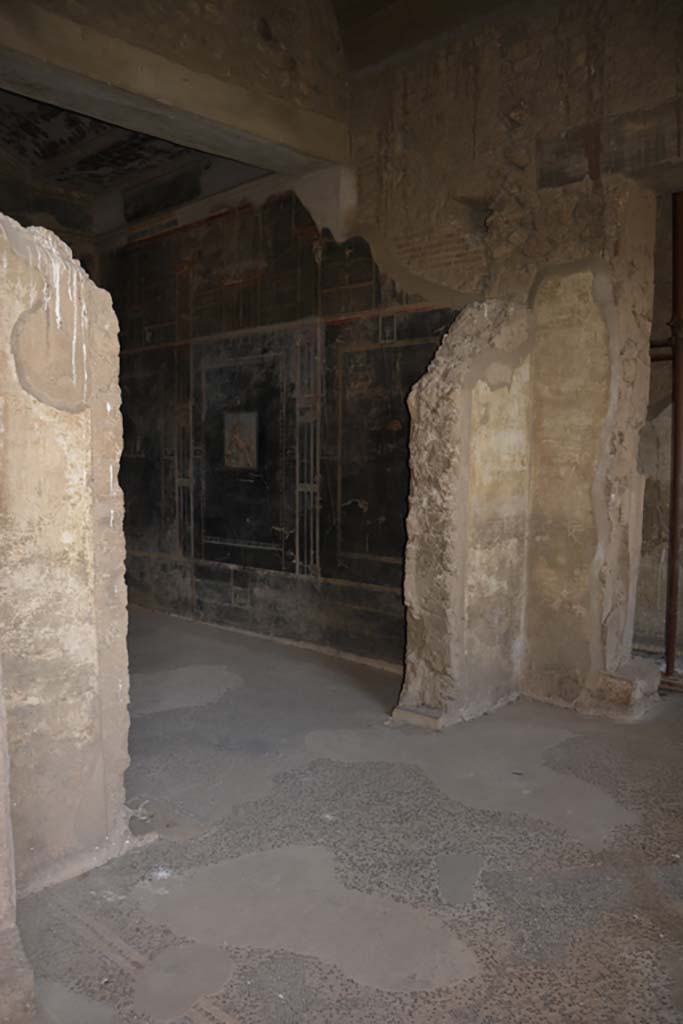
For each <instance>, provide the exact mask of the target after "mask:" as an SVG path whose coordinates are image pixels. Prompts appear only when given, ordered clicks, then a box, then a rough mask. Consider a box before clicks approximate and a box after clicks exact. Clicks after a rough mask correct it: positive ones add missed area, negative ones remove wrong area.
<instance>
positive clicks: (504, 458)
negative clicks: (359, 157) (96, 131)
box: [399, 180, 658, 724]
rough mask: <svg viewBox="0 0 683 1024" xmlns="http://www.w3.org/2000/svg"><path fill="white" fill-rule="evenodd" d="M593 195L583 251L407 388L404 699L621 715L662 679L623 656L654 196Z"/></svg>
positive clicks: (455, 333) (441, 708)
mask: <svg viewBox="0 0 683 1024" xmlns="http://www.w3.org/2000/svg"><path fill="white" fill-rule="evenodd" d="M570 203H571V200H570ZM600 210H601V217H600V219H599V221H598V222H597V224H596V225H594V226H593V229H592V230H593V232H594V234H595V235H596V237H597V236H598V233H600V235H601V237H600V245H599V248H598V249H597V255H596V258H595V259H594V260H589V261H586V260H584V261H578V262H576V261H573V262H570V263H563V264H559V265H556V266H554V267H553V266H550V267H549V268H547V269H546V270H545V271H544V272H543V273H542V274H540V275H538V277H537V280H536V283H535V284H534V286H533V287H531V288H530V289H529V292H528V304H525V305H514V304H511V303H509V302H506V303H504V302H500V301H496V300H494V301H489V302H484V303H473V304H471V305H470V306H468V307H467V308H466V309H465V311H464V313H463V314H461V316H460V317H459V318H458V320H457V321H456V323H455V324H454V326H453V328H452V329H451V331H450V332H449V334H448V335H447V336H446V338H445V339H444V341H443V343H442V346H441V348H440V349H439V351H438V353H437V355H436V357H435V359H434V361H433V363H432V365H431V366H430V368H429V370H428V372H427V374H426V375H425V376H424V377H423V379H422V380H421V381H420V382H418V384H417V385H416V386H415V388H414V389H413V392H412V394H411V396H410V399H409V406H410V411H411V415H412V433H411V474H412V476H411V499H410V515H409V519H408V532H409V543H408V549H407V554H406V575H405V601H406V605H407V608H408V627H409V628H408V649H407V662H406V677H405V686H404V690H403V693H402V697H401V706H402V708H404V709H414V708H420V707H425V708H427V709H436V710H437V711H438V712H440V714H441V721H443V722H449V721H452V720H454V719H459V718H467V717H471V716H473V715H475V714H479V713H481V712H483V711H485V710H487V709H489V708H491V707H495V706H496V705H498V704H499V703H501V702H502V701H504V700H509V699H511V698H512V697H514V696H515V695H516V694H517V693H519V692H524V693H528V694H530V695H532V696H535V697H537V698H540V699H543V700H550V701H553V702H555V703H560V704H568V705H571V706H577V707H579V708H581V709H582V710H584V711H597V710H617V711H620V712H625V713H629V714H633V713H637V712H638V711H639V710H641V708H642V707H643V705H644V702H645V700H646V698H648V697H650V696H652V694H653V693H654V692H655V691H656V687H657V682H658V673H657V672H656V671H654V669H653V668H652V667H649V666H648V665H646V664H644V663H642V662H639V661H633V660H632V659H631V647H632V639H633V628H634V609H635V594H636V581H637V574H638V565H639V558H640V534H641V523H642V504H643V478H642V475H641V474H640V472H639V471H638V464H637V453H638V445H639V438H640V431H641V428H642V425H643V423H644V419H645V412H646V405H647V389H648V379H649V356H648V343H649V332H650V322H651V315H652V314H651V310H652V293H653V249H654V221H655V218H654V197H653V196H652V194H651V193H649V192H648V191H646V190H644V189H641V188H640V187H639V186H636V185H632V184H629V183H627V182H625V181H623V180H622V181H618V180H612V181H610V182H606V183H605V185H604V187H603V188H602V189H601V195H600ZM568 230H569V232H570V234H571V231H570V229H568ZM403 713H404V712H402V711H399V717H401V715H402V714H403ZM430 724H433V723H431V722H430Z"/></svg>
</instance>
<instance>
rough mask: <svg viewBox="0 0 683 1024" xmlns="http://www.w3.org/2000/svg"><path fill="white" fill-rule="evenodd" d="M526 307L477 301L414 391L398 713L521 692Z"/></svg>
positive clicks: (467, 705) (484, 702)
mask: <svg viewBox="0 0 683 1024" xmlns="http://www.w3.org/2000/svg"><path fill="white" fill-rule="evenodd" d="M528 319H529V316H528V311H527V310H526V309H525V308H523V307H520V308H515V307H510V306H508V305H506V304H504V303H500V302H487V303H475V304H473V305H472V306H470V307H468V308H467V309H466V310H465V311H464V313H462V314H461V316H460V317H459V318H458V320H457V321H456V323H455V324H454V325H453V327H452V328H451V330H450V331H449V333H448V334H447V335H446V337H445V338H444V340H443V342H442V345H441V348H440V349H439V350H438V352H437V354H436V356H435V358H434V361H433V362H432V364H431V366H430V367H429V370H428V371H427V373H426V374H425V376H424V377H423V378H422V380H421V381H419V382H418V384H417V385H416V386H415V387H414V388H413V390H412V392H411V394H410V398H409V400H408V405H409V408H410V412H411V417H412V425H411V456H410V460H411V496H410V511H409V515H408V546H407V549H406V566H405V601H406V605H407V608H408V644H407V657H406V675H405V686H404V690H403V694H402V701H401V703H402V705H404V706H406V707H408V708H410V707H413V706H421V705H426V706H427V707H431V708H435V709H438V710H439V711H441V712H445V714H446V717H447V719H448V720H456V719H460V718H470V717H473V716H474V715H476V714H479V713H481V712H482V711H483V710H485V709H486V708H489V707H493V706H496V705H497V704H500V703H503V702H504V701H506V700H509V699H511V698H512V697H514V696H515V695H516V693H517V692H518V689H519V685H520V678H519V671H520V667H521V663H520V653H521V646H520V645H521V642H522V624H523V620H524V591H525V544H526V542H525V516H526V500H527V499H526V495H527V489H528V484H527V476H528V458H527V454H526V451H527V444H528V442H527V434H528V431H527V428H526V421H527V415H528V413H527V403H528V346H529V323H528Z"/></svg>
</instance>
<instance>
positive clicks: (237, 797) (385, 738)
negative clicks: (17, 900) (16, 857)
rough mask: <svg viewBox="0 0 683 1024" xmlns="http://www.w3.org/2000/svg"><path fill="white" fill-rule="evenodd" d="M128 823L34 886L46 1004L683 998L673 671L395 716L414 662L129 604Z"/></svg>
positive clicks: (342, 1018)
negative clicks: (558, 702) (576, 709)
mask: <svg viewBox="0 0 683 1024" xmlns="http://www.w3.org/2000/svg"><path fill="white" fill-rule="evenodd" d="M130 653H131V712H132V716H133V717H132V731H131V756H132V763H131V767H130V770H129V772H128V778H127V786H128V794H129V798H128V799H129V805H130V806H131V807H133V808H135V814H136V817H135V819H134V826H135V830H136V831H137V832H138V833H139V834H140V833H144V832H145V831H147V832H150V831H151V830H156V831H157V832H158V833H159V836H160V838H159V839H158V840H156V841H154V842H149V843H148V844H147V845H143V846H140V847H139V848H136V849H134V850H132V851H131V852H130V853H129V854H127V855H126V856H124V857H122V858H120V859H118V860H116V861H114V862H112V863H110V864H108V865H107V866H105V867H103V868H100V869H98V870H96V871H92V872H90V873H89V874H87V875H85V876H83V877H81V878H78V879H75V880H74V881H71V882H68V883H65V884H63V885H60V886H57V887H55V888H53V889H51V890H49V891H46V892H44V893H42V894H39V895H36V896H33V897H30V898H27V899H26V900H24V901H23V903H22V905H21V908H20V924H21V929H22V933H23V936H24V941H25V945H26V948H27V951H28V953H29V956H30V957H31V960H32V962H33V964H34V967H35V970H36V973H37V975H38V977H39V993H40V998H41V1002H42V1005H43V1013H44V1019H45V1021H46V1022H50V1024H118V1022H124V1024H134V1022H135V1024H139V1022H153V1021H174V1022H182V1024H190V1022H191V1024H314V1022H315V1024H318V1022H324V1024H404V1022H405V1024H408V1022H410V1024H546V1022H547V1024H551V1022H552V1024H574V1022H575V1024H588V1022H590V1024H607V1022H610V1024H630V1022H632V1024H635V1022H639V1024H640V1022H643V1024H644V1022H650V1021H651V1022H657V1024H673V1022H679V1024H680V1022H683V699H681V698H677V697H673V696H672V697H668V698H666V699H665V700H663V701H662V702H661V703H660V705H659V707H658V709H657V711H656V713H655V714H654V715H653V716H652V717H651V718H650V719H649V720H648V721H646V722H643V723H640V724H637V725H618V724H614V723H608V722H603V721H597V720H590V719H582V718H579V717H578V716H575V715H573V714H572V713H570V712H565V711H561V710H558V709H554V708H549V707H544V706H541V705H534V704H532V703H529V702H521V701H520V702H519V703H517V704H515V705H513V706H510V707H508V708H505V709H503V710H502V711H499V712H497V713H496V714H494V715H491V716H487V717H485V718H482V719H479V720H478V721H475V722H471V723H468V724H465V725H458V726H455V727H453V728H451V729H449V730H447V731H445V732H443V733H441V734H431V733H424V732H422V731H420V730H417V729H415V728H411V727H407V726H404V727H400V728H398V727H396V726H393V725H390V724H387V712H388V711H389V709H390V708H391V706H392V704H393V702H394V699H395V696H396V691H397V686H398V682H399V680H398V677H397V676H393V675H391V674H388V673H384V672H381V671H378V670H375V669H369V668H367V667H365V666H362V665H359V664H354V663H352V662H348V661H341V660H338V659H334V658H331V657H326V656H322V655H320V654H317V653H313V652H310V651H305V650H301V649H298V648H296V647H292V646H286V645H282V644H278V643H275V642H269V641H265V640H257V639H252V638H250V637H246V636H240V635H238V634H235V633H230V632H228V631H224V630H220V629H217V628H213V627H210V626H203V625H198V624H190V623H186V622H183V621H181V620H178V619H173V618H169V617H166V616H163V615H158V614H154V613H150V612H141V611H135V612H134V613H133V615H132V621H131V636H130Z"/></svg>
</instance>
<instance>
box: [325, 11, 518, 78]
mask: <svg viewBox="0 0 683 1024" xmlns="http://www.w3.org/2000/svg"><path fill="white" fill-rule="evenodd" d="M508 2H511V0H419V2H418V0H332V4H333V7H334V11H335V14H336V16H337V21H338V23H339V31H340V34H341V37H342V42H343V44H344V50H345V52H346V57H347V60H348V62H349V64H350V66H351V68H352V69H354V70H360V69H361V68H365V67H368V66H369V65H372V64H379V63H381V62H382V61H384V60H387V59H388V58H390V57H393V56H395V55H396V54H397V53H400V52H401V51H403V50H408V49H411V48H412V47H414V46H417V45H418V44H419V43H422V42H425V41H426V40H427V39H431V38H433V37H434V36H436V35H439V34H440V33H442V32H448V31H452V30H453V29H454V28H455V27H456V26H459V25H462V24H463V23H464V22H465V21H469V20H470V19H474V18H477V17H479V16H481V15H486V14H487V13H488V12H490V11H492V10H494V9H495V8H497V7H501V6H503V5H504V4H506V3H508Z"/></svg>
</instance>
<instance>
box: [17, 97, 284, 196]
mask: <svg viewBox="0 0 683 1024" xmlns="http://www.w3.org/2000/svg"><path fill="white" fill-rule="evenodd" d="M0 161H4V162H5V164H8V165H11V166H13V167H14V168H15V170H19V171H21V172H22V173H24V174H27V175H30V176H31V178H33V179H36V180H37V181H38V182H43V183H46V184H48V183H49V185H50V186H52V187H54V186H55V185H56V186H61V187H62V188H67V189H73V190H75V191H78V192H81V193H86V194H87V193H90V194H92V195H97V194H99V193H101V192H103V191H107V190H112V189H121V188H125V187H128V186H131V185H134V184H136V183H141V182H145V181H148V180H151V179H155V178H158V177H164V178H166V177H168V176H172V175H174V174H175V173H176V172H180V171H187V170H190V169H192V168H202V167H204V166H207V165H208V164H211V165H212V167H213V168H214V169H215V168H216V166H218V168H219V170H220V171H221V172H222V173H221V180H225V182H227V184H226V185H225V186H224V187H230V184H241V183H242V182H244V181H248V180H250V179H251V178H255V177H260V176H261V175H262V174H263V173H264V172H263V170H262V169H261V168H257V167H251V166H249V165H247V164H242V163H239V162H238V161H236V160H227V159H224V158H219V157H213V156H209V155H207V154H206V153H200V152H198V151H197V150H191V149H187V148H185V147H183V146H177V145H175V144H174V143H172V142H166V141H164V140H163V139H157V138H153V137H152V136H150V135H143V134H141V133H140V132H132V131H128V130H126V129H124V128H118V127H116V126H114V125H110V124H106V123H105V122H103V121H96V120H95V119H94V118H91V117H85V116H83V115H81V114H75V113H73V112H72V111H69V110H64V109H62V108H61V107H53V106H50V105H49V104H47V103H40V102H38V101H37V100H32V99H27V98H25V97H23V96H18V95H15V94H14V93H10V92H6V91H4V90H0ZM233 179H234V180H233Z"/></svg>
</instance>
